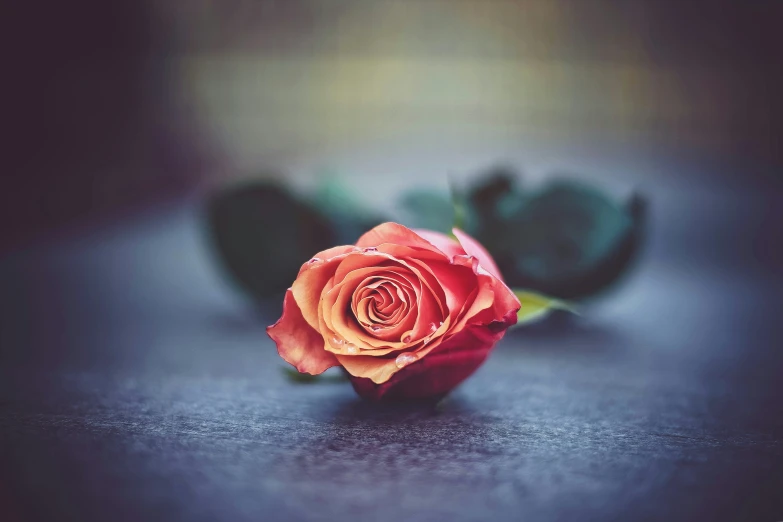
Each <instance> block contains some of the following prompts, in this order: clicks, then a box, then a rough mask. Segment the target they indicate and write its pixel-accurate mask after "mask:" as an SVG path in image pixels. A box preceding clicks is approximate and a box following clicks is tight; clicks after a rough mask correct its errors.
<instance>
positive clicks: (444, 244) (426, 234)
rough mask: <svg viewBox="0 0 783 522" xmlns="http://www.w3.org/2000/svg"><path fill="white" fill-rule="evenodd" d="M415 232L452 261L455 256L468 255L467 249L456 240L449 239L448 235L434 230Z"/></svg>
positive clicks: (414, 230) (415, 229)
mask: <svg viewBox="0 0 783 522" xmlns="http://www.w3.org/2000/svg"><path fill="white" fill-rule="evenodd" d="M413 232H415V233H416V234H417V235H419V236H420V237H422V238H423V239H426V240H427V241H429V242H430V243H432V244H433V245H434V246H436V247H437V248H438V250H440V251H441V252H443V253H444V254H446V255H447V256H448V257H449V259H452V258H453V257H454V256H464V255H466V252H465V249H463V248H462V245H460V244H459V242H458V241H457V240H456V239H454V238H452V237H449V236H447V235H446V234H442V233H440V232H435V231H434V230H424V229H421V228H414V229H413Z"/></svg>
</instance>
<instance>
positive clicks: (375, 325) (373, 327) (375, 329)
mask: <svg viewBox="0 0 783 522" xmlns="http://www.w3.org/2000/svg"><path fill="white" fill-rule="evenodd" d="M381 328H383V326H381V325H379V324H374V325H372V326H371V327H370V330H372V331H373V332H377V331H378V330H380V329H381Z"/></svg>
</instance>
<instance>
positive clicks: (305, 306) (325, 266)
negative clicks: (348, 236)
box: [291, 246, 353, 329]
mask: <svg viewBox="0 0 783 522" xmlns="http://www.w3.org/2000/svg"><path fill="white" fill-rule="evenodd" d="M352 251H353V247H352V246H340V247H334V248H330V249H328V250H324V251H322V252H319V253H318V254H316V255H315V256H313V258H312V259H311V260H310V261H308V262H306V263H305V264H303V265H302V268H301V269H300V270H299V275H298V276H297V278H296V281H294V284H293V285H291V291H292V292H293V295H294V299H295V300H296V304H298V305H299V309H300V310H301V311H302V316H303V317H304V319H305V321H307V324H309V325H310V326H311V327H313V328H315V329H318V302H319V301H320V300H321V292H322V291H323V288H324V286H325V285H326V283H327V282H328V281H329V279H331V278H332V276H334V272H335V271H336V270H337V268H338V267H339V266H340V263H341V261H343V260H344V259H345V257H346V255H348V254H349V253H350V252H352Z"/></svg>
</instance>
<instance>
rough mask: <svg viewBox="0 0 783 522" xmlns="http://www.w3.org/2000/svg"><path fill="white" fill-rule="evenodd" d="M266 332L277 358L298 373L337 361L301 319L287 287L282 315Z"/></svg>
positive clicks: (312, 371)
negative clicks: (272, 342) (274, 346)
mask: <svg viewBox="0 0 783 522" xmlns="http://www.w3.org/2000/svg"><path fill="white" fill-rule="evenodd" d="M266 332H267V334H268V335H269V337H271V338H272V340H273V341H274V342H275V344H277V352H278V353H279V354H280V357H282V358H283V359H285V361H286V362H288V363H290V364H292V365H294V366H295V367H296V369H297V370H299V371H300V372H302V373H310V374H313V375H316V374H319V373H322V372H324V371H325V370H326V369H327V368H331V367H332V366H337V365H338V364H339V363H338V362H337V359H336V358H335V357H334V355H332V354H331V353H329V352H327V351H326V350H324V339H323V337H322V336H321V334H320V333H318V331H317V330H315V329H314V328H312V327H311V326H310V325H309V324H307V321H305V319H304V317H303V316H302V312H301V310H300V309H299V307H298V306H297V303H296V300H295V299H294V294H293V292H292V291H291V290H290V289H289V290H288V291H287V292H286V293H285V299H284V300H283V315H282V316H281V317H280V319H279V320H278V321H277V322H276V323H275V324H273V325H272V326H269V327H267V329H266Z"/></svg>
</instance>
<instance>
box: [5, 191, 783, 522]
mask: <svg viewBox="0 0 783 522" xmlns="http://www.w3.org/2000/svg"><path fill="white" fill-rule="evenodd" d="M650 195H651V198H652V201H653V205H652V213H653V216H654V219H653V221H652V223H651V228H650V235H649V242H648V247H647V249H646V250H645V252H644V256H643V258H642V259H641V261H640V263H639V265H638V267H637V270H636V272H635V273H634V274H633V275H632V276H631V277H630V278H628V280H627V281H625V284H624V285H623V286H621V287H620V288H618V289H617V290H616V291H615V292H614V293H612V294H610V295H609V296H607V297H605V298H603V299H601V300H598V301H596V302H595V303H593V304H592V305H591V306H589V307H588V308H587V309H586V310H585V313H584V315H583V316H582V317H580V318H576V319H573V320H569V319H566V318H562V317H554V318H553V319H552V320H550V321H548V322H545V323H541V324H538V325H536V326H533V327H530V328H528V329H521V330H518V331H515V332H514V333H512V334H509V335H508V336H507V337H506V339H504V341H503V342H502V343H501V344H500V345H499V346H498V347H497V348H496V350H495V352H494V353H493V355H492V357H491V358H490V360H489V361H488V362H487V363H486V364H485V365H484V366H483V367H482V368H481V369H480V370H479V371H478V372H477V373H476V374H475V375H474V376H473V377H472V378H471V379H469V380H468V381H467V382H465V383H464V384H463V385H462V386H461V387H460V388H459V389H458V390H456V391H455V392H454V393H453V394H451V395H450V396H449V397H448V398H447V399H446V400H444V401H443V402H441V403H439V404H437V405H434V406H433V405H429V406H423V405H389V406H377V405H372V404H368V403H365V402H362V401H361V400H359V399H358V398H357V397H356V396H355V395H354V393H353V391H352V389H351V387H350V386H349V385H348V384H347V383H344V382H323V383H317V384H308V385H302V384H295V383H292V382H290V381H289V380H288V379H287V378H286V377H285V376H284V375H283V372H282V371H281V368H283V366H284V363H283V362H282V361H281V360H280V359H279V358H278V356H277V354H276V352H275V349H274V346H273V344H272V342H271V341H270V340H269V339H268V338H267V337H266V335H265V331H264V328H265V326H266V325H267V324H269V323H271V322H273V321H274V320H275V319H276V314H277V313H279V303H271V304H269V305H268V306H267V307H261V308H262V309H261V310H259V309H258V308H257V307H253V306H250V305H249V304H248V303H246V302H244V301H243V300H242V299H241V298H239V297H238V295H237V294H236V293H235V292H234V291H233V290H232V289H231V288H230V286H228V285H227V284H226V283H225V282H224V279H223V278H222V277H221V276H220V274H219V271H218V270H216V267H215V263H214V259H213V258H212V256H211V253H210V251H209V249H208V246H207V245H206V242H205V240H204V237H203V234H202V229H201V219H202V216H201V214H200V207H199V205H198V203H197V202H194V201H184V202H182V201H180V202H175V203H172V204H171V205H167V206H164V207H161V208H157V209H155V210H151V211H149V212H147V213H146V214H143V215H139V216H137V217H135V218H129V219H128V220H126V221H125V222H123V223H120V224H115V225H112V226H105V227H102V228H97V229H91V230H84V231H81V232H77V233H73V234H71V235H69V236H68V237H66V238H61V239H59V240H56V241H52V242H50V243H47V244H43V245H39V246H37V247H35V248H31V249H28V250H26V251H23V252H17V253H14V254H12V255H8V256H6V257H5V258H3V259H2V260H0V288H1V289H2V291H1V292H0V347H1V349H0V363H2V364H0V515H1V516H0V518H2V520H5V521H15V520H19V521H37V520H78V521H83V522H88V521H104V520H112V521H117V522H119V521H145V522H146V521H155V520H162V521H167V522H173V521H180V520H183V521H184V520H188V521H190V520H203V521H211V520H231V521H257V520H313V521H316V520H353V519H357V520H377V521H390V522H396V521H400V520H405V521H406V522H412V521H419V520H420V521H432V520H448V521H460V520H498V521H501V520H509V521H519V520H563V521H574V520H579V521H585V520H597V521H607V520H618V521H626V520H667V521H672V520H710V521H716V520H759V521H770V522H773V521H777V520H783V401H781V398H783V393H782V392H783V379H782V377H781V372H782V371H783V350H782V348H783V342H781V341H782V339H783V336H781V333H783V317H782V316H781V306H780V305H781V296H782V295H783V292H782V290H783V284H781V278H780V277H779V271H780V266H781V259H783V256H781V245H780V234H779V229H778V231H777V233H776V232H775V227H776V226H777V227H779V226H780V223H783V220H781V219H780V217H781V210H780V209H781V205H780V203H781V201H783V199H781V198H780V194H779V193H775V192H770V191H763V190H753V189H747V190H744V189H743V190H734V189H731V188H721V187H719V186H713V185H706V184H705V186H699V187H691V190H679V189H677V190H674V189H670V188H666V189H664V188H661V189H659V190H654V191H652V192H651V194H650Z"/></svg>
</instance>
